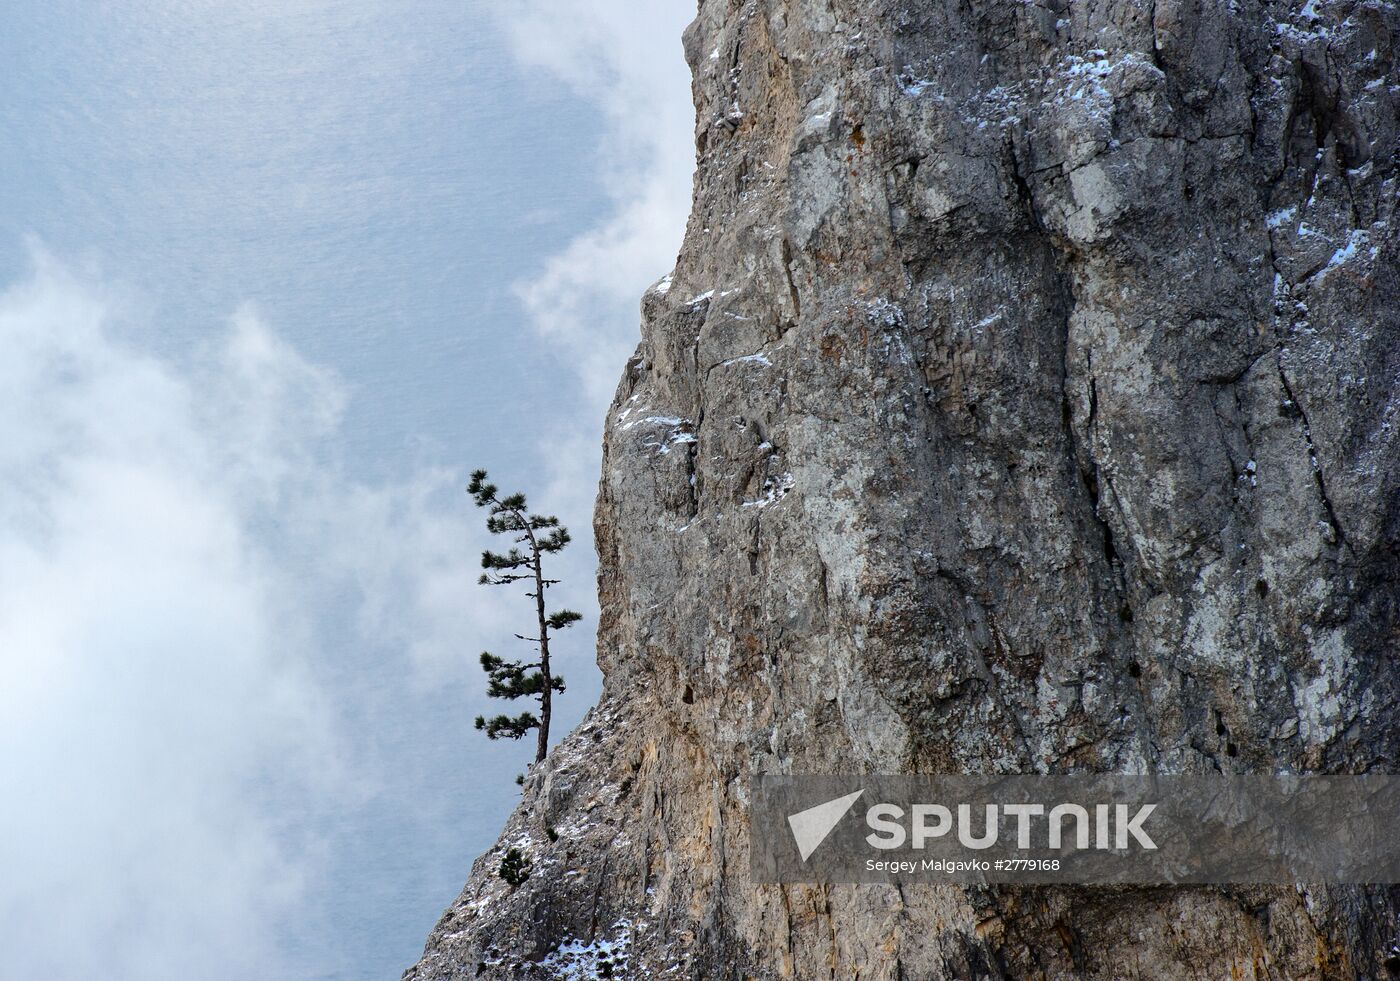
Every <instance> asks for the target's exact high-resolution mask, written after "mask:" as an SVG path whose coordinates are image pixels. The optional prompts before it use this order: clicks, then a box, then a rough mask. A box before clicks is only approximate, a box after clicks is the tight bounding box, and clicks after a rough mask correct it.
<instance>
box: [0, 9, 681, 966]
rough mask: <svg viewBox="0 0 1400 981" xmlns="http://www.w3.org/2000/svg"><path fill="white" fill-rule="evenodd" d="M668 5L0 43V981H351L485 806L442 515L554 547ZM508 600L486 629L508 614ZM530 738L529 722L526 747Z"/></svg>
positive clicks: (584, 687)
mask: <svg viewBox="0 0 1400 981" xmlns="http://www.w3.org/2000/svg"><path fill="white" fill-rule="evenodd" d="M692 13H693V5H692V4H691V3H690V2H689V0H674V2H673V0H666V2H659V3H650V4H637V3H634V2H631V0H523V2H522V0H518V2H516V3H513V4H491V3H486V2H480V0H415V2H414V3H412V4H403V3H401V2H398V0H296V2H290V3H289V2H286V0H237V2H218V3H215V2H212V0H207V2H206V0H196V2H190V0H153V2H150V3H143V4H93V3H90V2H87V0H15V2H12V3H8V4H6V5H5V10H4V12H3V13H0V27H2V28H3V29H0V62H3V63H4V64H5V65H6V66H7V75H8V77H9V78H10V79H11V82H12V84H10V85H8V86H6V87H5V89H4V90H3V91H0V137H3V141H2V142H0V145H2V146H3V149H0V214H3V215H4V216H5V219H6V221H5V226H4V228H3V229H2V230H0V352H3V353H2V354H0V787H3V788H4V793H3V795H0V870H3V873H0V976H4V977H28V976H43V977H46V978H52V979H56V981H63V979H75V981H76V979H82V981H87V979H91V978H95V977H109V978H120V979H127V978H131V979H142V981H145V979H151V981H162V979H182V981H183V979H188V978H191V977H199V978H207V979H211V981H221V979H247V978H253V977H257V978H296V979H314V978H334V979H359V978H366V979H368V978H385V977H397V976H398V972H399V971H401V970H402V969H403V968H404V967H406V966H407V965H408V964H409V963H410V962H411V961H412V960H413V959H414V957H415V956H416V954H417V952H418V950H419V949H420V947H421V944H422V941H423V939H424V938H425V937H426V934H427V932H428V930H429V929H430V928H431V926H432V924H433V922H434V920H435V919H436V917H437V915H438V914H439V912H440V911H441V910H442V908H443V907H444V906H445V905H446V904H447V903H448V902H450V900H451V899H452V898H453V897H454V896H455V894H456V892H457V890H458V889H459V888H460V887H461V884H462V882H463V881H464V880H465V876H466V872H467V869H468V867H469V865H470V862H471V860H472V858H474V857H475V855H476V854H477V853H478V852H480V851H481V850H482V849H483V848H485V847H486V846H487V845H488V844H489V842H490V841H491V840H492V839H493V838H494V836H495V832H496V829H497V828H498V827H499V826H500V824H501V822H502V821H503V819H504V816H505V814H506V813H507V812H508V810H509V809H510V807H511V806H513V802H514V800H515V799H516V794H517V788H516V787H515V785H514V782H513V777H514V774H515V773H517V772H519V771H520V770H521V769H522V765H523V763H524V761H525V760H526V759H527V758H528V757H529V747H528V746H525V745H521V744H488V743H486V742H485V741H484V740H483V739H481V738H480V736H479V734H477V733H475V732H473V731H472V729H471V719H472V718H473V717H474V716H475V715H476V714H477V712H479V711H482V710H484V709H486V708H487V706H486V704H485V699H484V698H482V697H481V689H482V687H483V686H482V682H481V679H480V671H479V669H478V668H477V666H476V657H477V654H478V652H479V651H480V650H481V649H483V648H484V647H490V648H492V649H495V650H496V651H497V652H498V653H508V652H509V651H510V643H509V638H510V635H511V633H512V631H513V629H514V628H515V627H516V626H517V625H518V624H517V623H516V621H515V619H514V613H513V611H512V609H511V607H510V605H509V604H505V603H502V602H499V601H498V595H497V594H491V595H482V594H483V592H484V590H483V589H482V588H481V587H478V586H476V585H475V580H476V575H477V572H478V570H477V568H476V565H477V558H476V557H477V555H478V554H479V552H480V549H481V548H482V546H483V545H484V544H486V542H485V538H486V536H485V534H484V532H483V531H482V530H481V527H480V515H479V514H477V513H473V509H472V508H471V507H470V503H469V501H468V499H467V498H466V496H465V495H464V494H463V492H462V486H463V485H464V483H465V479H466V473H467V472H468V471H470V470H471V469H473V468H474V467H476V466H487V467H489V468H491V469H492V471H493V476H495V477H497V478H498V480H499V482H500V483H502V484H503V485H506V486H508V487H510V488H516V487H518V488H520V489H522V490H526V491H528V492H530V493H531V494H532V496H533V499H534V500H533V503H535V504H536V505H537V506H540V507H546V508H548V509H550V510H553V511H556V512H557V513H558V514H559V515H560V517H561V518H563V519H564V520H565V521H566V523H567V524H569V525H570V526H571V528H572V530H573V531H574V533H575V537H576V539H577V540H578V545H576V546H575V547H574V548H573V549H572V550H571V554H569V555H568V556H567V559H566V564H565V565H564V566H563V567H561V568H562V571H563V573H564V575H565V578H566V579H567V583H566V586H565V587H564V590H563V592H564V595H563V596H561V597H560V599H561V600H563V601H567V602H568V604H569V605H572V606H575V607H576V608H579V609H583V610H587V611H589V618H588V619H587V620H586V621H585V623H583V624H582V625H580V626H579V627H577V628H575V632H574V633H572V634H571V635H570V636H568V637H567V639H566V641H565V643H564V644H563V650H564V653H563V673H564V675H565V677H566V678H567V679H568V681H569V683H570V688H569V692H568V694H567V695H566V696H565V698H564V704H563V707H562V714H563V716H564V718H563V722H564V724H565V728H567V727H568V726H571V725H572V724H574V723H575V722H576V721H577V720H578V719H579V718H580V717H581V716H582V713H583V711H584V710H585V709H586V708H587V705H588V704H589V703H590V702H591V700H592V698H593V696H594V695H595V694H596V691H597V685H598V680H597V676H596V670H595V669H594V668H593V667H592V650H591V635H592V630H593V623H594V618H593V611H594V601H593V598H592V574H593V555H592V545H591V542H590V541H589V538H588V530H589V518H590V508H591V501H592V495H593V491H594V487H595V485H596V481H597V466H598V439H599V432H600V428H601V419H602V412H603V408H604V407H605V405H606V402H607V400H608V398H609V397H610V396H611V392H612V389H613V386H614V384H615V383H616V379H617V377H618V376H619V374H620V371H621V366H622V363H623V361H624V360H625V358H626V355H627V353H628V352H629V351H630V350H631V347H632V346H633V344H634V343H635V338H636V332H637V323H636V310H637V302H638V298H639V296H640V293H641V291H642V289H643V288H644V287H645V286H646V285H647V284H648V283H650V282H651V281H653V280H655V279H657V278H659V277H660V276H661V275H663V274H664V273H665V272H667V271H668V270H669V268H670V266H671V264H672V262H673V260H674V256H675V251H676V248H677V246H678V244H679V241H680V231H681V228H682V226H683V223H684V218H685V212H686V210H687V208H688V205H689V195H690V173H691V167H692V156H691V154H692V145H693V144H692V139H691V132H692V123H691V117H690V106H689V82H688V75H687V72H686V69H685V65H684V62H683V59H682V56H681V49H680V40H679V38H680V32H681V30H682V29H683V27H684V25H685V23H686V22H687V20H688V19H689V17H690V16H691V15H692ZM523 602H524V601H523V600H519V599H518V601H517V606H518V605H519V604H521V603H523ZM561 733H562V730H561Z"/></svg>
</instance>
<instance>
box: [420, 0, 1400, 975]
mask: <svg viewBox="0 0 1400 981" xmlns="http://www.w3.org/2000/svg"><path fill="white" fill-rule="evenodd" d="M1397 42H1400V8H1397V7H1396V5H1395V4H1393V3H1390V2H1383V0H1365V2H1340V0H1339V2H1328V0H1306V2H1304V0H1295V2H1261V0H1232V2H1231V3H1228V4H1226V3H1208V2H1202V0H1085V2H1074V3H1070V2H1067V0H1044V2H1011V0H970V2H969V0H922V2H912V0H750V2H742V3H741V2H738V0H705V2H704V3H703V4H702V6H701V9H700V12H699V17H698V19H697V20H696V21H695V23H694V24H693V25H692V26H691V28H690V29H689V31H688V32H687V34H686V38H685V46H686V52H687V56H688V58H689V60H690V63H691V65H692V68H693V69H694V73H695V98H696V104H697V108H698V127H697V147H698V152H699V171H698V173H697V176H696V188H695V204H694V212H693V214H692V216H691V220H690V225H689V228H688V230H687V235H686V240H685V246H684V249H683V251H682V253H681V255H680V257H679V260H678V262H677V265H676V268H675V271H674V273H673V274H672V275H671V276H669V277H667V278H666V279H664V280H663V281H662V282H661V283H659V284H657V285H656V286H655V287H653V288H652V289H651V290H650V291H649V292H648V293H647V294H646V296H645V297H644V299H643V328H642V342H641V345H640V346H639V348H638V350H637V353H636V355H635V356H634V357H633V358H632V360H631V361H630V362H629V363H628V365H627V367H626V371H625V374H624V377H623V380H622V384H621V386H620V388H619V390H618V395H617V399H616V401H615V403H614V405H613V407H612V409H611V411H610V413H609V417H608V424H607V436H606V442H605V446H604V462H603V477H602V484H601V488H600V492H599V498H598V508H597V515H596V519H595V530H596V537H597V543H598V549H599V555H600V560H601V568H600V573H599V590H600V598H601V605H602V610H603V618H602V622H601V624H600V628H599V635H598V659H599V663H600V665H601V667H602V669H603V672H604V675H605V678H606V682H605V689H604V694H603V698H602V701H601V703H600V705H599V706H598V707H597V708H595V709H594V710H593V711H592V712H591V713H590V715H589V716H588V718H587V719H586V721H585V722H584V724H583V725H582V726H581V727H580V728H579V729H578V730H577V731H576V732H575V733H573V734H572V735H571V736H569V737H568V739H567V740H566V741H565V742H564V744H563V745H562V746H561V747H560V748H559V749H558V750H557V751H556V752H555V754H554V755H553V756H552V757H551V758H550V759H549V760H548V761H547V762H546V763H545V764H544V765H542V766H541V767H538V768H536V770H535V771H534V772H532V774H531V776H530V778H529V780H528V781H527V784H526V787H525V795H524V800H523V802H522V804H521V806H520V808H519V809H518V810H517V812H516V813H515V815H514V816H513V817H512V818H511V820H510V823H509V825H508V827H507V828H506V831H505V833H504V835H503V837H502V839H501V843H500V845H499V846H498V848H497V849H496V850H494V851H493V852H491V853H489V854H488V855H486V856H483V858H482V859H481V860H480V861H479V862H478V864H477V866H476V868H475V870H474V872H473V875H472V878H471V881H470V882H469V883H468V885H467V888H466V891H465V892H464V893H463V894H462V897H461V899H460V900H459V901H458V902H457V903H455V904H454V905H453V906H452V907H451V908H450V909H449V910H448V911H447V912H446V914H445V915H444V917H443V919H442V921H441V922H440V923H439V924H438V927H437V929H436V930H435V931H434V933H433V935H432V937H431V939H430V940H429V943H428V948H427V950H426V952H425V954H424V957H423V960H422V961H421V962H420V963H419V964H418V965H417V966H416V967H414V968H412V969H410V971H409V972H408V973H407V975H406V977H408V978H413V979H417V981H438V979H449V978H450V979H458V978H463V979H465V978H488V979H498V978H582V977H629V978H648V979H650V978H694V979H707V981H708V979H718V978H733V979H736V981H737V979H746V978H755V979H771V978H803V979H806V978H862V979H867V978H868V979H877V978H878V979H928V978H944V977H947V978H962V977H974V976H976V977H982V976H994V977H1003V976H1004V977H1064V976H1076V975H1082V976H1088V977H1144V978H1147V977H1150V978H1176V977H1181V978H1186V977H1193V978H1194V977H1210V978H1225V977H1235V978H1266V977H1267V978H1290V979H1291V978H1334V977H1335V978H1342V977H1346V978H1351V977H1355V976H1368V977H1385V976H1387V975H1388V971H1390V970H1392V968H1388V967H1387V966H1386V964H1385V959H1386V957H1387V951H1388V950H1389V948H1390V946H1391V944H1392V943H1393V942H1394V941H1395V939H1396V937H1395V931H1396V909H1397V905H1400V892H1397V891H1396V890H1394V889H1389V888H1378V887H1377V888H1336V887H1334V888H1320V887H1306V886H1298V887H1293V888H1280V887H1267V888H1266V887H1258V888H1253V887H1251V888H1242V887H1219V888H1193V889H1125V888H1116V889H1074V888H1054V889H1050V888H1040V889H1030V888H1023V889H1014V888H962V887H957V886H952V885H949V886H928V887H919V888H911V887H907V886H906V887H904V888H899V887H896V886H888V887H884V886H869V885H865V886H832V887H802V886H788V887H781V886H758V885H754V884H752V883H750V881H749V877H748V839H747V834H748V831H747V826H746V787H747V785H748V781H749V780H750V778H751V777H752V776H753V775H754V774H756V773H759V772H827V771H835V772H850V771H870V772H947V771H967V772H1012V771H1020V772H1065V771H1074V770H1112V771H1127V772H1147V771H1154V770H1155V771H1161V772H1173V773H1195V772H1212V771H1226V772H1234V771H1238V772H1250V771H1260V772H1271V771H1273V770H1276V769H1292V770H1298V771H1307V770H1317V771H1327V772H1336V773H1347V772H1363V771H1368V770H1374V771H1395V770H1396V769H1397V767H1400V657H1398V656H1397V647H1398V646H1400V632H1398V631H1400V616H1397V603H1400V551H1398V550H1400V466H1398V465H1397V463H1398V462H1400V461H1397V454H1400V433H1397V425H1400V415H1398V414H1400V388H1398V387H1397V372H1400V263H1397V257H1398V256H1397V252H1398V251H1400V250H1398V248H1397V228H1400V225H1397V222H1396V214H1395V208H1396V203H1397V194H1400V183H1397V181H1398V178H1400V172H1398V170H1397V146H1398V145H1400V144H1398V143H1397V140H1398V139H1400V73H1397V64H1396V58H1397V51H1396V47H1397ZM508 846H516V847H520V848H521V849H523V850H524V851H526V852H527V853H528V854H529V855H530V856H531V857H532V859H533V861H534V863H535V864H534V873H533V875H532V877H531V878H530V879H529V880H528V881H527V882H526V883H524V884H523V885H521V886H519V887H518V888H514V889H512V888H510V887H509V886H507V885H506V883H504V882H503V881H502V880H501V879H500V878H498V877H496V876H495V874H494V873H495V869H496V867H497V865H498V864H499V861H500V850H501V849H503V848H505V847H508ZM1395 968H1400V964H1396V965H1395Z"/></svg>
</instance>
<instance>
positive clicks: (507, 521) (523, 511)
mask: <svg viewBox="0 0 1400 981" xmlns="http://www.w3.org/2000/svg"><path fill="white" fill-rule="evenodd" d="M467 493H468V494H470V495H471V496H472V499H473V500H474V501H475V502H476V506H477V507H480V508H488V509H489V510H490V513H489V515H488V517H487V519H486V530H487V531H489V532H491V533H492V534H493V535H514V536H515V539H514V542H515V544H514V545H513V546H512V547H511V549H510V550H509V551H508V552H505V553H500V552H492V551H489V550H488V551H485V552H482V553H481V567H482V568H483V569H485V570H486V571H485V572H484V573H482V575H481V580H480V581H481V583H482V585H486V586H509V585H511V584H512V583H516V582H521V581H523V582H525V583H527V584H530V585H533V587H534V588H533V591H527V592H526V594H525V595H526V596H528V597H529V598H530V599H531V600H532V601H533V605H534V608H535V616H536V622H537V630H538V635H537V636H534V637H527V636H525V635H524V634H516V635H515V636H516V637H518V638H519V639H521V640H523V641H526V642H528V643H531V644H534V645H535V649H536V651H537V652H538V653H539V660H538V661H531V662H529V663H524V662H521V661H507V660H505V659H504V658H499V657H496V656H495V655H494V654H492V653H490V652H489V651H483V652H482V654H481V669H482V670H483V671H485V672H486V677H487V684H486V694H487V695H489V696H491V697H492V698H504V699H516V698H524V697H528V698H534V699H537V700H538V701H539V706H540V711H539V715H538V716H536V715H535V714H534V713H533V712H521V713H520V714H519V715H516V716H510V715H497V716H495V717H494V718H491V719H488V718H486V717H485V716H477V719H476V727H477V728H478V729H481V730H482V731H484V732H485V733H486V736H487V738H488V739H521V738H524V737H525V736H526V735H527V734H528V733H529V732H530V730H531V729H535V730H537V731H538V741H537V743H536V748H535V762H536V763H539V762H540V761H542V760H543V759H544V757H545V754H546V753H547V752H548V751H549V718H550V710H551V702H552V697H553V695H554V694H555V693H556V692H563V691H564V679H563V678H561V677H559V676H558V675H557V674H554V673H553V672H552V671H551V670H550V666H549V635H550V632H551V631H554V630H563V629H564V628H565V627H570V626H573V625H574V624H575V623H577V622H578V621H579V620H581V619H582V616H581V614H578V613H575V612H574V611H573V610H556V611H555V612H553V613H548V612H546V610H545V597H544V594H545V590H546V589H548V588H549V587H550V586H557V585H558V584H559V580H558V579H546V578H545V575H544V566H543V557H544V556H545V555H553V554H555V553H557V552H560V551H563V549H564V546H566V545H568V544H569V542H570V540H571V539H570V538H569V530H568V529H567V528H565V527H564V526H563V525H561V524H560V523H559V519H558V518H555V517H553V516H550V515H542V514H531V513H530V509H529V507H528V506H527V505H526V503H525V495H524V494H511V495H509V496H508V497H500V496H498V494H497V488H496V485H495V484H491V483H487V479H486V471H485V470H477V471H475V472H474V473H473V474H472V479H471V483H470V484H468V485H467ZM520 546H524V549H525V550H524V551H521V548H520Z"/></svg>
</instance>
